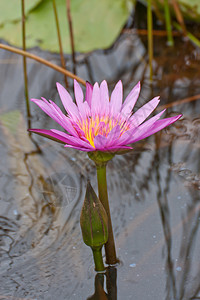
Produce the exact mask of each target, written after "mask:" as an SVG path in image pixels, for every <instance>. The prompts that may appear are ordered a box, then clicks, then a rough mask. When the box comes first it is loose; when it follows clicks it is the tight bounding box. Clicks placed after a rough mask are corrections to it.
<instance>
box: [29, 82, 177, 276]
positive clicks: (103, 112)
mask: <svg viewBox="0 0 200 300" xmlns="http://www.w3.org/2000/svg"><path fill="white" fill-rule="evenodd" d="M57 89H58V93H59V95H60V98H61V101H62V104H63V106H64V108H65V110H66V113H67V114H66V115H65V114H64V113H63V112H62V111H61V109H60V108H59V107H58V106H57V105H56V104H55V103H54V102H53V101H51V100H49V101H47V100H46V99H45V98H41V100H40V99H31V100H32V101H33V102H34V103H35V104H37V105H38V106H39V107H40V108H41V109H42V110H43V111H44V112H45V113H46V114H47V115H49V116H50V117H51V118H52V119H53V120H54V121H56V122H57V123H58V124H60V125H61V126H62V127H63V128H64V129H65V131H66V132H63V131H60V130H57V129H50V130H47V129H29V131H31V132H35V133H37V134H39V135H42V136H45V137H47V138H50V139H53V140H55V141H57V142H60V143H63V144H64V145H65V147H70V148H74V149H78V150H81V151H85V152H87V153H88V156H89V158H90V159H92V160H93V161H94V162H95V165H96V168H97V181H98V191H99V199H100V201H101V203H102V204H103V207H104V209H105V211H106V214H107V219H108V240H107V242H105V252H106V262H107V263H108V264H116V263H117V261H118V260H117V256H116V251H115V243H114V236H113V230H112V222H111V216H110V208H109V202H108V193H107V180H106V165H107V162H108V161H109V160H110V159H112V158H113V157H114V155H115V154H123V153H124V152H127V151H132V150H133V148H132V146H130V144H132V143H134V142H137V141H139V140H142V139H144V138H146V137H148V136H150V135H152V134H154V133H156V132H157V131H159V130H161V129H163V128H165V127H166V126H168V125H170V124H172V123H174V122H175V121H177V120H178V119H179V118H180V117H181V116H182V115H177V116H174V117H170V118H165V119H160V117H161V116H162V115H163V113H164V112H165V109H164V110H162V111H161V112H159V113H158V114H156V115H155V116H153V117H151V118H150V119H148V120H147V121H145V120H146V119H147V118H148V117H149V115H150V114H151V113H152V112H153V111H154V109H155V108H156V107H157V105H158V104H159V101H160V100H159V97H155V98H153V99H152V100H150V101H149V102H147V103H146V104H145V105H143V106H142V107H141V108H140V109H138V110H137V111H136V112H134V113H133V108H134V105H135V103H136V101H137V99H138V97H139V93H140V83H138V84H137V85H136V86H135V87H134V88H133V89H132V90H131V92H130V93H129V94H128V96H127V97H126V99H125V101H124V102H123V86H122V82H121V81H119V82H118V83H117V84H116V86H115V88H114V90H113V92H112V93H111V96H110V97H109V92H108V86H107V82H106V81H105V80H104V81H103V82H102V83H101V84H100V86H99V85H98V83H95V84H94V86H92V85H91V84H90V83H88V82H87V83H86V94H85V101H84V94H83V91H82V89H81V87H80V85H79V84H78V82H77V81H76V80H74V94H75V99H76V103H74V102H73V99H72V97H71V96H70V94H69V93H68V92H67V90H66V89H65V88H64V87H63V86H62V85H61V84H59V83H57ZM82 227H83V222H82ZM84 230H85V227H84ZM97 265H98V264H97ZM100 265H101V268H100V269H102V268H103V267H102V264H100ZM96 270H97V271H98V268H97V267H96Z"/></svg>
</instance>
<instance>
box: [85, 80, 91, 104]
mask: <svg viewBox="0 0 200 300" xmlns="http://www.w3.org/2000/svg"><path fill="white" fill-rule="evenodd" d="M92 91H93V86H92V85H91V83H89V82H88V81H86V92H85V101H87V103H88V105H89V107H91V102H92Z"/></svg>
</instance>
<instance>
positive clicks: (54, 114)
mask: <svg viewBox="0 0 200 300" xmlns="http://www.w3.org/2000/svg"><path fill="white" fill-rule="evenodd" d="M42 99H43V100H39V99H31V101H33V102H34V103H35V104H37V105H38V106H39V107H40V108H41V109H42V110H43V111H44V112H45V113H46V114H47V115H48V116H50V117H51V118H52V119H53V120H54V121H56V122H57V123H58V124H60V125H61V126H62V127H63V128H64V129H65V130H67V131H68V132H69V133H70V134H72V135H75V136H77V135H78V134H77V132H76V131H75V129H74V128H73V126H72V124H71V121H70V119H69V118H68V117H66V116H65V115H64V114H63V113H62V111H61V109H60V108H59V107H58V106H57V105H56V104H55V103H54V102H53V101H51V100H50V102H48V101H47V100H46V99H45V98H42Z"/></svg>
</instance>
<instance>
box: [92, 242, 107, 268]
mask: <svg viewBox="0 0 200 300" xmlns="http://www.w3.org/2000/svg"><path fill="white" fill-rule="evenodd" d="M101 249H102V247H99V248H93V247H92V252H93V257H94V263H95V271H97V272H102V271H104V270H105V267H104V264H103V258H102V253H101Z"/></svg>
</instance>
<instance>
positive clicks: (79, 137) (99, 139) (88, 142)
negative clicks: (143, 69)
mask: <svg viewBox="0 0 200 300" xmlns="http://www.w3.org/2000/svg"><path fill="white" fill-rule="evenodd" d="M57 89H58V93H59V95H60V98H61V101H62V104H63V106H64V108H65V110H66V112H67V114H64V113H63V112H62V111H61V109H60V108H59V107H58V106H57V105H56V104H55V103H54V102H53V101H51V100H49V101H47V100H46V99H44V98H41V99H42V100H39V99H31V100H32V101H33V102H35V103H36V104H37V105H38V106H39V107H40V108H41V109H42V110H43V111H44V112H45V113H46V114H47V115H49V116H50V117H51V118H52V119H53V120H54V121H56V122H57V123H58V124H60V125H61V126H62V127H63V128H64V129H65V132H63V131H60V130H56V129H50V130H46V129H29V130H30V131H32V132H35V133H37V134H40V135H42V136H45V137H48V138H50V139H53V140H56V141H58V142H60V143H63V144H65V147H71V148H75V149H78V150H81V151H86V152H91V151H102V152H108V151H111V152H118V151H121V150H123V149H132V147H131V146H128V145H130V144H132V143H134V142H137V141H139V140H142V139H144V138H146V137H148V136H150V135H152V134H154V133H156V132H157V131H159V130H161V129H163V128H165V127H166V126H168V125H170V124H172V123H174V122H175V121H177V120H178V119H179V118H180V117H181V116H182V115H178V116H175V117H171V118H165V119H161V120H160V117H161V116H162V114H163V113H164V111H165V110H162V111H161V112H160V113H158V114H157V115H155V116H153V117H152V118H150V119H148V120H147V121H145V120H146V119H147V118H148V116H149V115H150V114H151V113H152V112H153V110H154V109H155V108H156V107H157V105H158V103H159V97H155V98H153V99H152V100H151V101H149V102H147V103H146V104H145V105H143V106H142V107H141V108H139V109H138V110H137V111H136V112H135V113H133V112H132V111H133V107H134V105H135V103H136V101H137V99H138V96H139V93H140V83H138V84H137V85H136V86H135V87H134V88H133V89H132V90H131V92H130V93H129V94H128V96H127V97H126V99H125V100H124V102H123V100H122V99H123V86H122V82H121V81H119V82H118V83H117V84H116V86H115V88H114V90H113V92H112V93H111V97H109V92H108V86H107V82H106V81H105V80H104V81H103V82H102V83H101V84H100V86H99V85H98V83H95V84H94V86H92V85H91V84H90V83H88V82H87V83H86V94H85V101H84V94H83V91H82V89H81V87H80V85H79V84H78V82H77V81H76V80H75V81H74V94H75V99H76V103H74V102H73V100H72V97H71V96H70V94H69V93H68V92H67V91H66V89H65V88H64V87H63V86H62V85H61V84H59V83H57ZM144 121H145V122H144Z"/></svg>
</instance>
